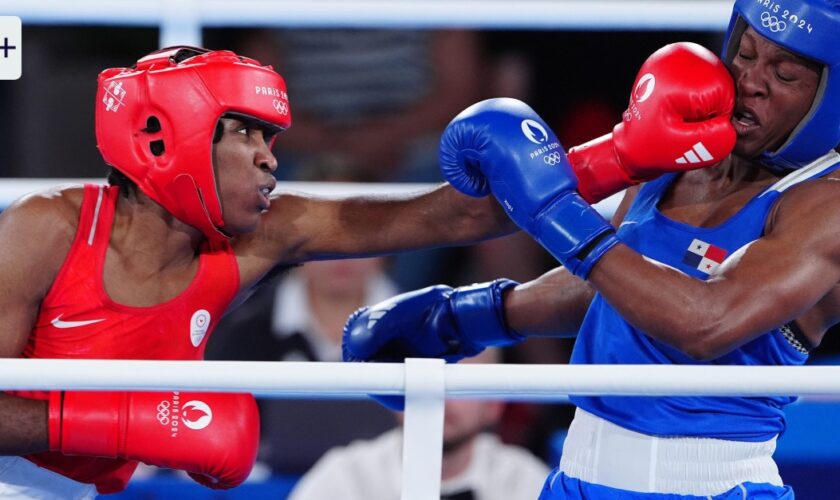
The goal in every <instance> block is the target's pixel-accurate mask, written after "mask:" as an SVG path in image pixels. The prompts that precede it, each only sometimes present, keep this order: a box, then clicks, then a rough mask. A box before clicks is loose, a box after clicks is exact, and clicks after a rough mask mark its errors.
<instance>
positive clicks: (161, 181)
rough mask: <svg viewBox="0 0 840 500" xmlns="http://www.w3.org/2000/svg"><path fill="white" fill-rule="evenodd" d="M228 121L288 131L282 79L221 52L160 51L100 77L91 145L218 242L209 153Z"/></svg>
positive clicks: (217, 209)
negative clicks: (221, 123) (229, 116)
mask: <svg viewBox="0 0 840 500" xmlns="http://www.w3.org/2000/svg"><path fill="white" fill-rule="evenodd" d="M184 56H187V58H186V59H185V58H184ZM226 113H233V114H236V115H245V116H247V117H250V118H253V119H255V120H257V121H259V122H261V123H263V125H264V126H266V127H267V128H268V129H269V130H270V131H271V132H278V131H281V130H285V129H287V128H288V127H289V126H290V125H291V112H290V109H289V98H288V95H287V94H286V84H285V82H284V81H283V77H281V76H280V75H279V74H277V72H276V71H274V69H273V68H272V67H271V66H263V65H261V64H260V63H259V62H257V61H255V60H254V59H249V58H247V57H241V56H238V55H236V54H234V53H233V52H230V51H226V50H218V51H209V50H207V49H199V48H193V47H170V48H166V49H161V50H159V51H157V52H153V53H151V54H149V55H148V56H146V57H143V58H142V59H140V60H139V61H137V64H136V65H135V67H133V68H111V69H106V70H105V71H103V72H102V73H100V74H99V87H98V90H97V95H96V142H97V146H98V147H99V151H100V153H101V154H102V157H103V158H104V159H105V162H106V163H108V164H109V165H112V166H114V167H115V168H116V169H117V170H119V171H120V172H122V173H123V174H125V175H126V176H127V177H128V178H129V179H131V180H132V181H134V182H135V183H136V184H137V186H138V187H139V188H140V190H141V191H143V193H145V194H146V195H148V196H149V197H150V198H152V199H153V200H155V201H156V202H158V203H159V204H160V205H161V206H163V207H164V208H165V209H166V210H168V211H169V212H170V213H171V214H172V215H174V216H175V217H177V218H178V219H180V220H181V221H183V222H186V223H187V224H189V225H191V226H193V227H195V228H197V229H199V230H201V232H202V233H204V234H205V235H206V236H207V237H208V238H211V239H218V238H222V237H225V233H224V232H223V228H224V220H223V218H222V205H221V201H220V200H219V194H218V190H217V189H216V177H215V175H214V173H213V161H212V158H211V150H212V140H213V133H214V130H215V128H216V123H217V122H218V120H219V118H220V117H221V116H222V115H224V114H226Z"/></svg>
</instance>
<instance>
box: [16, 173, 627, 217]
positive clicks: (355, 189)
mask: <svg viewBox="0 0 840 500" xmlns="http://www.w3.org/2000/svg"><path fill="white" fill-rule="evenodd" d="M441 182H442V181H441ZM86 183H92V184H104V183H105V179H69V178H68V179H59V178H46V179H31V178H2V177H0V210H3V209H4V208H6V207H8V206H9V205H10V204H11V203H12V202H13V201H15V200H16V199H18V198H20V197H21V196H23V195H25V194H29V193H33V192H36V191H43V190H46V189H52V188H55V187H57V186H61V185H67V184H77V185H81V184H86ZM433 186H435V184H426V183H407V182H406V183H384V182H382V183H380V182H376V183H365V182H298V181H293V182H292V181H278V183H277V188H276V189H275V190H274V192H275V193H277V192H280V191H283V192H286V191H295V192H301V193H311V194H316V195H322V196H334V195H388V194H397V193H402V194H404V193H414V192H417V191H423V190H426V189H429V188H431V187H433ZM623 195H624V193H623V192H621V193H617V194H614V195H612V196H610V197H609V198H607V199H605V200H603V201H600V202H598V203H596V204H595V205H594V207H595V208H596V209H597V210H598V212H599V213H600V214H601V215H603V216H604V217H606V218H610V217H612V214H613V213H615V210H616V209H617V208H618V204H619V202H621V198H622V196H623Z"/></svg>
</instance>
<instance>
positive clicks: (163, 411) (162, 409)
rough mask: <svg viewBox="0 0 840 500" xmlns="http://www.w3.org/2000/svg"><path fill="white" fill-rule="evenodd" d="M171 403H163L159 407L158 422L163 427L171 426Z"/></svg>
mask: <svg viewBox="0 0 840 500" xmlns="http://www.w3.org/2000/svg"><path fill="white" fill-rule="evenodd" d="M169 406H170V403H169V401H161V402H160V403H158V405H157V421H158V422H160V424H161V425H169Z"/></svg>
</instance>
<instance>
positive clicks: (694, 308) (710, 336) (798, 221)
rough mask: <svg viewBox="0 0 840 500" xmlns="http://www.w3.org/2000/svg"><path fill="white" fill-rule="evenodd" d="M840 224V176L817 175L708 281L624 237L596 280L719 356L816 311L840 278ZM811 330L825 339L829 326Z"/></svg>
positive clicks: (691, 349)
mask: <svg viewBox="0 0 840 500" xmlns="http://www.w3.org/2000/svg"><path fill="white" fill-rule="evenodd" d="M838 225H840V183H838V182H836V181H830V180H824V181H816V182H811V183H807V184H805V185H802V186H798V187H796V188H793V189H791V190H790V191H788V192H787V193H785V194H784V195H783V198H782V199H781V201H780V202H779V203H777V206H776V209H775V212H774V214H773V216H772V218H771V219H770V223H769V224H768V228H767V230H766V235H765V236H764V237H762V238H760V239H759V240H756V241H755V242H754V243H752V244H751V245H750V246H749V247H748V248H746V250H745V251H743V252H737V253H736V254H734V255H732V256H731V257H730V258H729V259H727V261H726V262H725V263H724V265H723V266H721V268H720V270H719V272H718V273H716V275H714V276H712V277H711V278H710V279H709V280H708V281H700V280H697V279H694V278H690V277H688V276H686V275H684V274H682V273H679V272H677V271H675V270H673V269H670V268H666V267H664V266H661V265H657V264H654V263H651V262H649V261H647V260H645V259H644V258H642V256H641V255H639V254H638V253H636V252H634V251H633V250H631V249H630V248H628V247H626V246H624V245H618V246H617V247H616V248H614V249H613V250H611V251H609V252H608V253H607V254H606V255H605V256H604V257H603V258H602V259H601V261H600V262H599V263H598V265H596V266H595V268H594V269H593V272H592V274H591V275H590V282H591V283H592V284H593V285H594V287H595V288H596V289H597V290H598V291H599V292H600V293H602V294H603V295H604V296H605V297H606V299H607V300H608V301H609V302H610V304H612V305H613V306H614V307H615V308H616V309H617V310H618V312H619V313H620V314H621V315H622V317H624V318H625V319H627V321H629V322H630V323H631V324H633V325H634V326H636V327H637V328H639V329H641V330H642V331H644V332H646V333H647V334H648V335H650V336H652V337H654V338H656V339H658V340H660V341H663V342H666V343H668V344H671V345H673V346H675V347H676V348H678V349H680V350H682V351H683V352H685V353H687V354H688V355H690V356H692V357H695V358H697V359H713V358H716V357H719V356H721V355H723V354H725V353H727V352H729V351H731V350H732V349H735V348H737V347H738V346H741V345H743V344H745V343H747V342H749V341H750V340H752V339H754V338H756V337H757V336H759V335H761V334H763V333H764V332H767V331H768V330H770V329H772V328H775V327H778V326H779V325H782V324H784V323H786V322H789V321H792V320H794V319H796V318H798V317H800V316H801V315H803V314H805V313H807V312H809V311H810V310H812V308H814V306H815V304H817V303H818V302H819V301H820V300H821V299H822V298H823V297H825V296H826V295H827V294H828V293H829V292H830V291H831V290H832V289H833V288H834V287H835V286H836V285H837V283H838V281H840V238H838V236H837V229H836V228H837V227H838ZM837 313H838V312H837V311H829V314H832V315H834V316H835V317H836V316H837ZM815 323H816V324H819V322H815ZM805 333H806V335H807V336H808V338H809V340H811V341H812V342H813V343H814V344H818V343H819V340H820V338H821V336H822V334H823V333H824V330H822V331H817V332H814V331H810V332H809V331H806V332H805Z"/></svg>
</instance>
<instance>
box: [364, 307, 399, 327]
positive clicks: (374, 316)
mask: <svg viewBox="0 0 840 500" xmlns="http://www.w3.org/2000/svg"><path fill="white" fill-rule="evenodd" d="M396 305H397V301H395V300H394V301H388V302H385V303H383V304H379V305H377V306H376V307H373V308H372V309H371V310H370V312H369V313H368V324H367V327H368V329H371V328H373V326H374V325H375V324H376V322H377V321H379V318H381V317H382V316H385V313H387V312H388V311H390V310H391V309H393V308H394V306H396Z"/></svg>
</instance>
